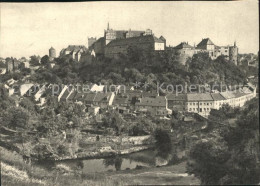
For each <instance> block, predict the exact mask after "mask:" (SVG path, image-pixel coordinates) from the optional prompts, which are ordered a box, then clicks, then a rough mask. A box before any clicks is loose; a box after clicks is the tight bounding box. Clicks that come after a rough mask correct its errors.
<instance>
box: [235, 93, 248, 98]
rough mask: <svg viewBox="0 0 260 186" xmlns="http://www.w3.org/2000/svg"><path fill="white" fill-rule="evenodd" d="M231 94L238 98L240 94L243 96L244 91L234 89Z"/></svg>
mask: <svg viewBox="0 0 260 186" xmlns="http://www.w3.org/2000/svg"><path fill="white" fill-rule="evenodd" d="M233 94H234V96H235V97H236V98H239V97H242V96H245V95H246V93H244V92H242V91H241V92H240V91H235V92H233Z"/></svg>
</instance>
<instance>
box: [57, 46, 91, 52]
mask: <svg viewBox="0 0 260 186" xmlns="http://www.w3.org/2000/svg"><path fill="white" fill-rule="evenodd" d="M65 50H66V51H70V52H76V53H77V52H79V51H80V50H81V51H82V52H85V51H87V50H88V49H87V48H86V47H85V46H84V45H69V46H68V47H67V48H65V49H63V50H61V52H64V51H65Z"/></svg>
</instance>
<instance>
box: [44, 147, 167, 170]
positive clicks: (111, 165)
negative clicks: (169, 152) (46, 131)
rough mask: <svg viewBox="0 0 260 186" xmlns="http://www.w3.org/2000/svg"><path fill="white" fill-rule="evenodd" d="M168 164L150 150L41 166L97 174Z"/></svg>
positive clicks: (50, 162)
mask: <svg viewBox="0 0 260 186" xmlns="http://www.w3.org/2000/svg"><path fill="white" fill-rule="evenodd" d="M167 163H168V160H165V159H163V158H160V157H158V156H157V152H156V151H155V150H151V149H149V150H144V151H140V152H135V153H131V154H127V155H121V156H114V157H107V158H101V159H86V160H84V159H83V160H82V159H81V160H78V159H76V160H62V161H47V162H44V163H41V165H42V166H44V167H46V168H48V169H50V168H55V167H60V166H63V167H69V169H72V170H82V172H84V173H95V172H104V171H118V170H127V169H135V168H140V167H155V166H162V165H166V164H167Z"/></svg>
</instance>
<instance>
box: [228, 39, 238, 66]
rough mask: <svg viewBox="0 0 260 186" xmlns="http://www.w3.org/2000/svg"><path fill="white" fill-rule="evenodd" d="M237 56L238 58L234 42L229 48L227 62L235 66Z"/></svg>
mask: <svg viewBox="0 0 260 186" xmlns="http://www.w3.org/2000/svg"><path fill="white" fill-rule="evenodd" d="M237 56H238V48H237V45H236V41H235V42H234V46H230V47H229V61H231V62H233V63H234V64H235V65H237Z"/></svg>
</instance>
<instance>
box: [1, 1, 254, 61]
mask: <svg viewBox="0 0 260 186" xmlns="http://www.w3.org/2000/svg"><path fill="white" fill-rule="evenodd" d="M258 19H259V17H258V1H257V0H241V1H230V2H227V1H221V2H215V1H211V2H210V1H205V2H203V1H198V2H194V1H190V2H188V1H172V2H169V1H167V2H163V1H160V2H144V1H142V2H136V1H132V2H131V1H128V2H74V3H65V2H63V3H1V4H0V57H4V58H5V57H11V56H12V57H16V58H20V57H23V56H24V57H27V58H28V57H29V56H31V55H40V56H43V55H46V54H48V50H49V48H50V47H51V46H52V47H54V48H55V49H56V53H57V54H59V52H60V50H61V49H62V48H66V47H67V46H68V45H86V46H87V38H88V37H97V38H99V37H102V36H103V35H104V29H106V28H107V23H108V22H109V24H110V28H113V29H115V30H128V29H130V28H131V29H132V30H146V29H148V28H150V29H152V30H153V33H154V35H155V36H157V37H160V36H161V35H163V36H164V37H165V38H166V42H167V45H171V46H176V45H178V44H179V43H180V42H183V41H185V42H188V43H189V44H190V45H194V44H198V43H199V42H200V41H201V40H202V38H208V37H209V38H210V39H211V40H212V41H213V43H214V44H216V45H219V46H223V45H233V44H234V41H236V43H237V46H238V47H239V53H257V52H258V51H259V20H258Z"/></svg>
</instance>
